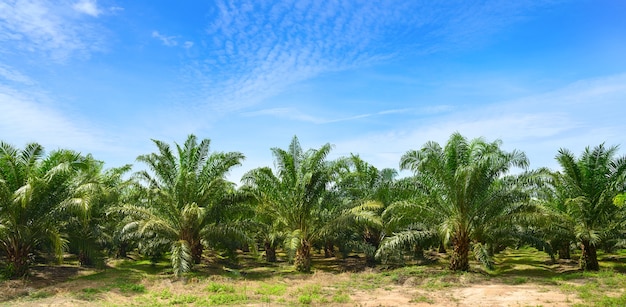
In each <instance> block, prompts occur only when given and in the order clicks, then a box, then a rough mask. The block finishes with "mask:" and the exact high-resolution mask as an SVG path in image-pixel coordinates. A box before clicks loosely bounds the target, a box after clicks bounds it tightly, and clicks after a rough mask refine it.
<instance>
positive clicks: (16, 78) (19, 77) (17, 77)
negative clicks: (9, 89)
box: [0, 63, 35, 85]
mask: <svg viewBox="0 0 626 307" xmlns="http://www.w3.org/2000/svg"><path fill="white" fill-rule="evenodd" d="M0 77H2V78H4V79H5V80H7V81H11V82H17V83H20V84H24V85H33V84H34V83H35V82H34V81H33V80H31V79H30V78H29V77H28V76H26V75H24V74H22V73H21V72H19V71H17V70H15V69H14V68H12V67H10V66H7V65H3V64H2V63H0ZM0 80H1V79H0Z"/></svg>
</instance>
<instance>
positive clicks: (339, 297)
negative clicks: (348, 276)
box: [332, 293, 351, 304]
mask: <svg viewBox="0 0 626 307" xmlns="http://www.w3.org/2000/svg"><path fill="white" fill-rule="evenodd" d="M332 301H333V303H338V304H345V303H349V302H350V301H351V299H350V296H349V295H347V294H345V293H338V294H335V295H333V299H332Z"/></svg>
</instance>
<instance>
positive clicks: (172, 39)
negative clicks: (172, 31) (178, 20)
mask: <svg viewBox="0 0 626 307" xmlns="http://www.w3.org/2000/svg"><path fill="white" fill-rule="evenodd" d="M152 37H154V38H156V39H158V40H160V41H161V42H162V43H163V45H165V46H168V47H174V46H177V45H178V42H177V41H176V36H167V35H163V34H161V33H159V31H152Z"/></svg>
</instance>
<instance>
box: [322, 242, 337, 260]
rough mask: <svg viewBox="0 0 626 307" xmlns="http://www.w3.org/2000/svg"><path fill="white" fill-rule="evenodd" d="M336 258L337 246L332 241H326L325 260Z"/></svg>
mask: <svg viewBox="0 0 626 307" xmlns="http://www.w3.org/2000/svg"><path fill="white" fill-rule="evenodd" d="M331 257H335V245H334V244H333V242H331V241H326V244H324V258H331Z"/></svg>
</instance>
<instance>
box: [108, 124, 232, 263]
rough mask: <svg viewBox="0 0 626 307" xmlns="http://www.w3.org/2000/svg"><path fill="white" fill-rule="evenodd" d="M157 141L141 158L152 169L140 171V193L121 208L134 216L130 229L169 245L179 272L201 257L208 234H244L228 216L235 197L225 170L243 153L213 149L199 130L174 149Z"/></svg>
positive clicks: (140, 160) (125, 212)
mask: <svg viewBox="0 0 626 307" xmlns="http://www.w3.org/2000/svg"><path fill="white" fill-rule="evenodd" d="M154 143H155V145H156V146H157V149H158V152H156V153H152V154H148V155H142V156H139V157H138V158H137V160H138V161H139V162H143V163H144V164H146V166H147V167H148V169H149V170H145V171H141V172H139V173H137V180H138V181H139V182H140V183H141V185H138V186H137V189H139V190H140V191H141V193H139V195H140V198H139V199H136V200H135V203H132V204H126V205H124V206H121V207H120V208H119V211H120V212H122V213H124V214H127V215H128V216H130V217H131V221H130V222H129V223H128V224H126V225H125V226H124V230H125V231H126V232H135V233H137V235H138V236H139V237H140V238H143V239H144V240H150V241H152V242H156V243H162V244H163V245H166V246H168V247H169V249H170V252H171V261H172V267H173V268H174V272H175V274H176V275H180V274H182V273H184V272H187V271H189V270H190V269H191V268H192V266H193V264H197V263H200V261H201V259H202V252H203V250H204V248H205V246H207V244H208V242H207V240H208V239H209V238H211V237H215V236H216V234H219V235H237V234H239V232H238V231H237V230H236V229H232V228H231V227H229V225H228V224H227V223H228V220H227V219H225V217H227V216H228V214H227V213H226V212H225V211H227V210H229V209H230V207H231V206H232V205H233V203H232V200H233V199H234V198H235V196H233V194H234V193H235V191H234V185H233V183H231V182H229V181H227V180H226V175H227V174H228V172H229V171H230V170H231V169H232V168H233V167H235V166H238V165H240V164H241V161H242V160H243V159H244V157H243V155H242V154H241V153H238V152H226V153H224V152H213V153H209V144H210V141H209V140H208V139H203V140H201V141H200V142H198V139H197V138H196V137H195V136H194V135H190V136H189V137H188V138H187V140H186V141H185V143H184V144H183V145H182V146H181V145H179V144H176V146H175V148H174V150H172V148H171V147H170V146H169V145H168V144H167V143H164V142H162V141H158V140H154Z"/></svg>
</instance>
